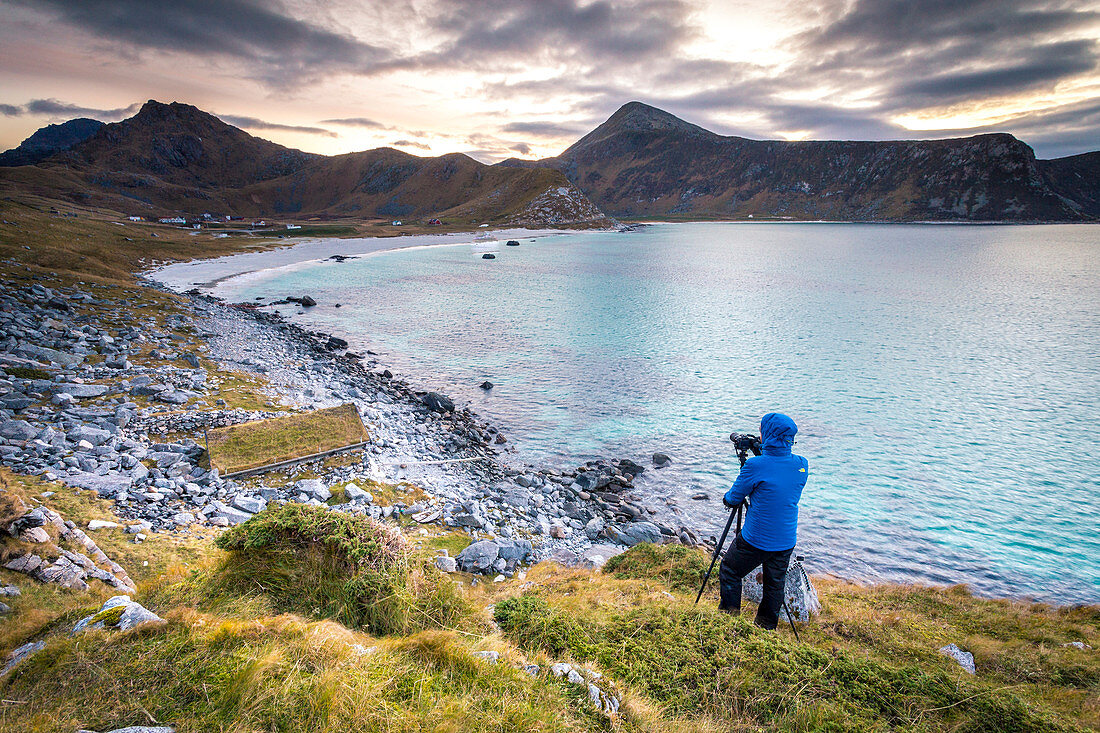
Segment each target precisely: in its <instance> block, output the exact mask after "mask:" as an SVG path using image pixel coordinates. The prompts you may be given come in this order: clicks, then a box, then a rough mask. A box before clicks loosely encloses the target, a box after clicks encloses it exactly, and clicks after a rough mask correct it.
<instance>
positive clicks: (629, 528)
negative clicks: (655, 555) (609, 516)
mask: <svg viewBox="0 0 1100 733" xmlns="http://www.w3.org/2000/svg"><path fill="white" fill-rule="evenodd" d="M605 533H606V535H607V537H608V538H609V539H610V540H612V541H613V542H618V543H619V544H620V545H626V546H627V547H633V546H634V545H640V544H641V543H643V542H649V543H652V544H654V545H656V544H660V542H661V530H660V528H659V527H658V526H657V525H656V524H654V523H653V522H631V523H630V524H612V525H611V526H609V527H608V528H607V529H606V530H605Z"/></svg>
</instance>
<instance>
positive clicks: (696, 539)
mask: <svg viewBox="0 0 1100 733" xmlns="http://www.w3.org/2000/svg"><path fill="white" fill-rule="evenodd" d="M715 223H724V222H715ZM782 223H788V222H782ZM551 233H555V234H556V233H558V232H551ZM472 234H474V232H471V233H468V234H466V235H465V236H471V235H472ZM453 236H454V235H443V236H442V237H439V239H442V240H444V241H437V242H433V243H431V244H411V245H409V246H408V247H391V248H388V249H377V250H374V251H371V252H369V253H367V254H366V255H363V256H371V255H373V254H377V253H380V252H384V251H393V250H395V249H406V248H423V247H433V246H458V245H469V244H473V243H472V242H466V241H462V242H454V241H446V240H447V239H451V238H453ZM458 236H462V235H458ZM316 261H317V260H304V259H299V260H297V261H296V262H295V263H293V264H301V265H308V264H310V263H312V262H316ZM285 266H293V265H285ZM272 269H274V268H272ZM246 274H249V273H238V275H237V276H244V275H246ZM230 277H233V276H230ZM208 297H209V296H208ZM275 304H276V303H264V304H262V305H260V306H259V308H258V309H257V313H258V314H263V315H267V310H266V308H265V306H269V305H275ZM272 315H273V317H274V314H272ZM275 319H276V320H279V321H280V322H282V323H285V324H287V325H288V326H289V325H291V321H290V320H289V319H284V318H282V317H281V316H278V317H275ZM292 327H293V328H295V329H298V330H299V331H301V332H302V333H304V334H312V335H313V336H314V337H315V340H321V341H324V340H325V339H327V338H329V337H330V336H331V335H332V334H329V333H323V334H322V333H321V332H317V331H307V330H304V329H302V328H301V327H299V326H296V325H293V326H292ZM347 338H349V339H350V336H348V337H347ZM353 348H354V347H353ZM367 353H368V355H370V356H372V357H377V356H378V355H377V354H374V353H373V352H367ZM364 365H365V366H367V367H368V371H369V369H370V368H378V369H381V368H382V367H381V366H380V365H379V361H378V359H377V358H368V359H365V360H364ZM430 376H431V375H425V374H417V375H416V379H415V381H416V382H418V383H419V384H421V385H425V386H426V385H427V384H428V383H430V381H431V380H430ZM401 381H402V382H403V386H405V387H406V388H408V386H409V382H408V381H405V380H401ZM421 394H423V392H421ZM471 414H473V415H474V417H475V418H476V419H478V420H481V421H482V422H484V420H485V418H484V416H481V415H477V414H476V413H471ZM485 424H486V425H488V423H485ZM513 455H514V454H513ZM507 457H508V454H505V456H503V458H502V460H503V461H504V464H505V465H507V460H506V459H507ZM583 460H584V459H583V458H575V459H568V461H567V462H566V463H563V464H560V465H562V466H564V465H568V466H573V465H576V464H577V463H581V462H583ZM603 460H604V463H605V464H606V463H607V462H608V461H607V459H606V457H604V458H603ZM540 463H543V461H541V460H540V459H537V458H535V459H533V463H532V464H528V468H530V469H533V470H534V471H535V472H536V473H544V469H542V470H540V469H534V466H535V465H537V464H540ZM555 467H559V468H560V466H559V464H555ZM650 468H652V467H650ZM515 475H517V474H512V477H513V478H514V477H515ZM644 480H645V479H644V478H643V479H642V481H643V482H644ZM643 486H644V483H643ZM520 488H523V489H526V488H528V487H520ZM630 488H633V486H631V487H630ZM654 502H655V503H654ZM629 503H630V505H631V506H633V507H635V508H637V509H640V510H641V512H640V513H635V514H633V515H632V516H624V515H620V516H619V518H620V519H624V520H629V519H643V520H644V519H648V518H650V517H655V516H660V515H659V512H663V513H664V516H665V522H668V521H669V520H672V523H673V524H675V517H674V516H672V514H675V513H676V512H675V510H673V512H672V513H669V511H668V509H667V508H666V507H664V506H661V504H662V500H661V498H660V497H657V496H648V497H645V498H635V499H633V500H632V501H630V502H629ZM604 508H605V509H607V508H608V507H607V506H606V505H605V506H604ZM611 514H612V516H614V511H612V512H611ZM720 525H721V522H719V528H720ZM667 529H671V530H672V531H671V532H667V531H666V532H665V533H664V537H665V539H668V538H670V537H676V538H677V539H681V541H683V540H684V539H686V540H687V541H686V542H684V544H692V545H708V543H707V542H706V540H708V539H709V540H710V543H709V544H710V545H712V544H713V542H714V540H716V539H717V538H716V534H717V531H715V534H714V535H711V536H710V537H703V536H702V533H698V532H696V531H692V530H691V529H688V528H687V527H683V526H680V527H679V529H677V528H676V527H675V526H673V527H668V525H667V524H666V530H667ZM573 530H574V535H575V534H576V533H577V532H578V531H579V530H581V527H573ZM544 534H545V533H544ZM682 534H686V537H685V538H681V535H682ZM603 540H606V538H600V537H594V538H590V540H589V542H590V544H591V543H596V544H599V543H600V542H601V541H603ZM582 544H583V541H582ZM797 549H798V548H796V550H797ZM804 552H806V551H805V550H804ZM796 554H797V553H796ZM807 554H809V555H814V557H821V556H819V555H818V554H816V553H814V552H813V551H812V548H811V549H810V551H809V552H808V553H807ZM823 559H824V558H823ZM814 572H815V573H818V572H820V573H823V574H828V575H831V576H834V577H838V578H844V579H846V580H847V581H848V582H854V583H862V584H869V585H879V584H902V585H908V584H913V585H919V586H927V587H942V585H943V583H944V582H946V581H941V582H939V583H937V579H923V578H904V579H901V578H897V577H894V578H891V577H885V576H883V575H882V574H879V573H875V572H871V573H869V574H856V575H851V574H849V575H844V574H841V573H840V572H839V571H838V570H837V569H836V566H835V564H834V565H831V566H830V565H828V564H822V566H820V567H815V568H814ZM948 585H950V583H948ZM974 592H976V593H979V594H980V595H981V596H982V597H987V598H997V597H1010V598H1017V599H1029V600H1036V599H1037V598H1038V599H1041V600H1047V601H1050V600H1051V597H1049V596H1047V597H1043V596H1036V595H1034V594H1021V593H1017V594H999V593H997V592H994V591H989V590H986V591H976V590H975V591H974ZM1053 602H1056V603H1073V602H1074V601H1072V600H1069V601H1067V600H1066V599H1065V598H1061V599H1055V600H1053Z"/></svg>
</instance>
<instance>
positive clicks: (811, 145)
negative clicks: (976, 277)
mask: <svg viewBox="0 0 1100 733" xmlns="http://www.w3.org/2000/svg"><path fill="white" fill-rule="evenodd" d="M1097 155H1098V154H1096V153H1090V154H1087V155H1084V156H1074V157H1073V158H1063V159H1059V160H1053V161H1037V160H1036V159H1035V155H1034V152H1033V151H1032V149H1031V148H1030V147H1029V146H1027V145H1026V144H1024V143H1023V142H1021V141H1019V140H1017V139H1016V138H1015V137H1013V136H1012V135H1008V134H991V135H977V136H975V137H968V138H959V139H951V140H906V141H885V142H855V141H799V142H787V141H773V140H767V141H765V140H749V139H746V138H742V137H726V136H722V135H718V134H716V133H713V132H710V131H708V130H705V129H703V128H701V127H698V126H696V125H692V124H690V123H688V122H685V121H683V120H681V119H679V118H677V117H675V116H673V115H671V114H669V113H668V112H665V111H663V110H660V109H657V108H655V107H651V106H649V105H646V104H642V103H640V102H630V103H629V104H626V105H624V106H623V107H621V108H620V109H619V110H618V111H617V112H615V114H613V115H612V116H611V117H610V118H608V120H607V121H606V122H604V123H603V124H602V125H600V126H599V127H597V128H596V129H595V130H593V131H592V132H590V133H588V134H587V135H585V136H584V137H582V138H581V139H580V140H578V141H577V142H576V143H574V144H573V145H571V146H570V147H569V148H568V149H567V150H565V152H563V153H562V154H561V155H559V156H557V157H554V158H548V159H545V160H541V161H537V162H534V163H531V162H526V161H515V160H512V161H505V162H504V163H502V164H501V165H504V166H510V167H512V166H515V167H531V166H544V167H551V168H555V169H557V170H560V171H562V172H563V173H565V175H566V176H567V177H568V178H569V180H570V181H572V182H573V183H575V184H576V185H577V186H578V187H579V188H580V189H581V191H582V192H584V194H585V195H587V196H588V197H589V198H590V199H591V200H592V201H593V202H594V203H595V204H596V205H597V206H599V207H600V208H601V209H602V210H604V211H606V212H607V213H608V214H611V215H613V216H619V217H661V216H685V217H698V218H745V217H749V216H752V217H755V218H772V217H791V218H795V219H828V220H839V221H850V220H869V221H914V220H937V221H957V220H964V221H993V220H1015V221H1036V220H1054V221H1079V220H1083V219H1089V218H1095V217H1097V216H1098V215H1100V210H1098V204H1097V201H1098V199H1100V179H1098V177H1097V175H1096V172H1097V157H1096V156H1097Z"/></svg>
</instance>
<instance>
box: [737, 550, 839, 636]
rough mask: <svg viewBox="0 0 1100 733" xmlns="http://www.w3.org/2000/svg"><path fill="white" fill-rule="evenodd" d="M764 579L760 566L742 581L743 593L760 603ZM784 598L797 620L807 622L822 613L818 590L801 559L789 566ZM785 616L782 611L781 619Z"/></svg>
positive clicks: (754, 601) (749, 598) (762, 595)
mask: <svg viewBox="0 0 1100 733" xmlns="http://www.w3.org/2000/svg"><path fill="white" fill-rule="evenodd" d="M763 579H764V573H763V571H762V570H761V569H760V568H757V569H756V570H754V571H753V572H751V573H749V574H748V575H746V576H745V577H744V580H743V581H742V583H743V585H742V589H741V592H742V595H743V596H744V597H745V598H747V599H748V600H750V601H752V602H753V603H760V601H761V599H762V598H763V597H764V586H763V585H762V582H763ZM783 599H784V600H785V601H786V602H787V608H789V609H790V611H791V615H792V616H794V620H795V621H801V622H803V623H805V622H808V621H810V620H811V619H812V618H813V617H814V616H816V615H818V614H819V613H821V601H820V600H818V597H817V590H816V589H815V588H814V584H813V581H811V580H810V576H809V575H808V574H807V573H806V569H805V568H804V567H803V566H802V562H801V561H800V560H795V561H794V562H793V563H791V564H790V567H788V568H787V583H786V586H785V587H784V589H783ZM783 616H786V613H784V612H783V611H780V620H782V617H783Z"/></svg>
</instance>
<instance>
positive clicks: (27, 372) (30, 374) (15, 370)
mask: <svg viewBox="0 0 1100 733" xmlns="http://www.w3.org/2000/svg"><path fill="white" fill-rule="evenodd" d="M3 371H4V373H5V374H7V375H8V376H9V377H18V378H19V379H49V378H50V377H51V376H52V375H51V374H50V373H49V372H47V371H43V370H42V369H35V368H34V367H18V366H8V367H4V368H3Z"/></svg>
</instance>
